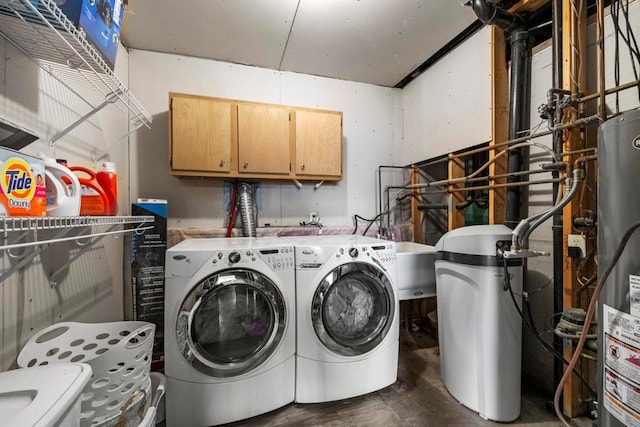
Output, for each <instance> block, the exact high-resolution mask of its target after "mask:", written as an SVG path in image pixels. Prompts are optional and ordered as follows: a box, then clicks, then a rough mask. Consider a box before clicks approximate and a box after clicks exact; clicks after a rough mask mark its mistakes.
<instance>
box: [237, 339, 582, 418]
mask: <svg viewBox="0 0 640 427" xmlns="http://www.w3.org/2000/svg"><path fill="white" fill-rule="evenodd" d="M548 406H549V399H548V398H545V397H543V396H540V395H539V394H537V393H536V392H534V391H532V390H529V389H528V388H527V387H526V384H525V385H524V386H523V390H522V405H521V415H520V417H519V418H518V419H517V420H516V421H514V422H513V423H509V424H508V425H513V426H537V427H542V426H561V425H562V424H561V423H560V422H559V420H558V419H557V418H556V416H555V414H554V413H553V408H550V409H548ZM592 424H593V422H592V421H591V420H590V419H588V418H577V419H573V420H572V425H574V426H580V427H591V426H592ZM499 425H504V424H502V423H495V422H491V421H487V420H484V419H482V418H480V417H479V416H478V414H477V413H475V412H473V411H471V410H469V409H467V408H465V407H464V406H462V405H460V404H459V403H458V402H457V401H456V400H455V399H453V398H452V397H451V395H450V394H449V392H448V391H447V390H446V388H445V387H444V384H443V383H442V380H441V379H440V359H439V355H438V341H437V339H436V338H435V337H434V336H433V334H430V333H428V332H427V331H424V330H422V329H421V330H418V331H411V332H409V331H406V330H404V329H402V330H401V333H400V361H399V370H398V381H397V382H396V383H395V384H393V385H392V386H390V387H387V388H385V389H382V390H380V391H377V392H374V393H370V394H368V395H365V396H360V397H357V398H353V399H347V400H342V401H338V402H330V403H321V404H297V403H292V404H289V405H287V406H285V407H284V408H281V409H278V410H276V411H273V412H270V413H268V414H264V415H261V416H258V417H255V418H252V419H249V420H244V421H239V422H236V423H231V424H228V425H227V426H233V427H236V426H243V427H265V426H270V427H275V426H296V427H297V426H367V427H369V426H374V427H375V426H380V427H390V426H404V427H409V426H416V427H418V426H419V427H423V426H424V427H428V426H434V427H444V426H448V427H454V426H499Z"/></svg>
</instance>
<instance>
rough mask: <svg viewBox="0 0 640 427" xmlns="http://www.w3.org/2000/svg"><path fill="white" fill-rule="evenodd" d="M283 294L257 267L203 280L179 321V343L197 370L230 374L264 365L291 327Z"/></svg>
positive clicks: (232, 271)
mask: <svg viewBox="0 0 640 427" xmlns="http://www.w3.org/2000/svg"><path fill="white" fill-rule="evenodd" d="M286 318H287V313H286V305H285V300H284V297H283V296H282V293H281V292H280V290H279V289H278V287H277V286H276V285H275V283H273V282H272V281H271V280H270V279H269V278H268V277H266V276H264V275H262V274H260V273H257V272H255V271H252V270H244V269H234V270H225V271H221V272H218V273H216V274H213V275H211V276H208V277H207V278H205V279H204V280H202V281H200V282H199V283H198V284H197V285H196V286H195V287H194V288H193V289H192V290H191V292H190V293H189V294H188V295H187V297H186V298H185V300H184V302H183V303H182V306H181V307H180V312H179V315H178V319H177V322H176V334H177V339H178V346H179V348H180V351H181V353H182V355H183V356H184V357H185V359H186V360H187V361H188V362H189V363H190V364H191V365H192V366H193V367H194V368H196V369H197V370H199V371H200V372H203V373H205V374H207V375H209V376H213V377H231V376H237V375H242V374H244V373H246V372H250V371H252V370H253V369H255V368H257V367H258V366H260V365H261V364H262V363H263V362H264V361H265V360H266V359H267V358H268V357H269V356H270V355H271V354H273V352H274V351H275V350H276V349H277V348H278V345H279V344H280V342H281V340H282V337H283V335H284V332H285V327H286Z"/></svg>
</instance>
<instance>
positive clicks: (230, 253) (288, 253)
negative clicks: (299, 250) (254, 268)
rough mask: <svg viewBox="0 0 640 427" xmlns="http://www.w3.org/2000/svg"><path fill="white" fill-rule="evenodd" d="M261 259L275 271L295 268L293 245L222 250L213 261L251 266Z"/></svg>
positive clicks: (231, 265)
mask: <svg viewBox="0 0 640 427" xmlns="http://www.w3.org/2000/svg"><path fill="white" fill-rule="evenodd" d="M260 260H261V261H262V262H264V263H266V264H267V265H268V266H269V267H270V268H271V269H272V270H274V271H278V270H293V268H294V266H295V263H294V256H293V246H285V247H280V248H273V249H244V250H221V251H218V252H217V253H216V255H215V256H214V257H213V260H212V261H211V262H212V263H213V264H219V265H222V266H228V267H250V266H251V264H253V263H255V262H259V261H260Z"/></svg>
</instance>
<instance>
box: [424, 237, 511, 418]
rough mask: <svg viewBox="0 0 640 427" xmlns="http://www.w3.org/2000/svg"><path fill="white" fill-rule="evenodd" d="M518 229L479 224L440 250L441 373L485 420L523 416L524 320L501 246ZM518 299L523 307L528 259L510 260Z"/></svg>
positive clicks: (437, 263)
mask: <svg viewBox="0 0 640 427" xmlns="http://www.w3.org/2000/svg"><path fill="white" fill-rule="evenodd" d="M510 244H511V229H509V228H508V227H506V226H504V225H476V226H469V227H462V228H458V229H455V230H452V231H450V232H448V233H446V234H445V235H444V236H442V238H441V239H440V240H439V241H438V243H437V244H436V246H435V248H436V255H435V272H436V292H437V295H438V339H439V342H440V373H441V376H442V380H443V382H444V385H445V386H446V387H447V390H449V393H451V395H452V396H453V397H454V398H455V399H457V400H458V401H459V402H460V403H461V404H463V405H464V406H466V407H467V408H469V409H471V410H473V411H476V412H478V413H479V414H480V416H481V417H483V418H486V419H489V420H494V421H501V422H508V421H513V420H515V419H516V418H518V417H519V416H520V370H521V369H520V367H521V359H522V319H521V318H520V315H519V314H518V311H517V310H516V307H515V304H514V301H513V299H512V296H511V293H510V292H509V290H508V287H507V286H506V282H505V275H504V271H505V270H504V269H505V267H504V261H503V259H502V257H499V256H498V251H497V249H498V245H500V247H502V248H504V247H509V245H510ZM507 271H508V274H509V283H510V286H511V290H512V292H513V297H514V298H515V300H516V301H517V303H518V306H519V307H521V306H522V302H521V295H522V260H520V259H517V260H508V264H507Z"/></svg>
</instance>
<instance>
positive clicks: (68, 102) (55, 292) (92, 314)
mask: <svg viewBox="0 0 640 427" xmlns="http://www.w3.org/2000/svg"><path fill="white" fill-rule="evenodd" d="M127 69H128V55H127V53H126V51H125V50H124V49H121V50H120V52H119V53H118V58H117V62H116V74H117V75H118V76H119V77H120V79H121V80H122V81H123V82H124V83H125V84H126V82H127V80H126V79H127ZM0 75H1V76H2V80H1V81H0V116H1V117H4V118H6V119H8V120H10V121H12V122H14V123H16V124H17V125H19V126H21V127H25V128H28V129H30V130H32V131H34V132H35V133H36V134H37V135H38V136H39V137H40V140H38V141H36V142H34V143H32V144H31V145H29V146H28V147H26V148H24V149H23V150H22V152H24V153H26V154H32V155H35V154H37V153H39V152H43V153H44V154H45V155H47V156H50V157H57V158H66V159H67V160H68V162H69V164H70V165H83V166H87V167H93V166H94V162H95V160H96V157H97V156H98V155H100V154H102V153H103V152H104V151H105V150H106V149H107V148H109V147H111V146H112V143H113V142H114V141H116V140H117V139H118V138H120V137H121V136H122V135H125V134H126V133H127V127H128V117H127V115H126V114H123V113H122V112H120V111H119V110H117V109H116V108H115V107H114V106H108V107H106V108H105V110H103V111H101V112H100V113H98V114H97V115H96V116H94V117H93V118H92V119H91V120H90V121H88V122H85V123H84V124H82V125H80V126H79V127H78V128H76V129H75V130H74V131H72V132H71V133H70V134H68V135H67V136H65V137H64V138H62V139H61V140H60V141H58V142H57V143H56V145H55V148H54V149H53V150H51V149H49V145H48V143H47V141H48V139H49V138H50V137H51V136H53V135H54V134H55V133H56V132H58V131H59V130H61V129H63V128H66V127H67V126H69V125H70V124H72V123H73V122H75V121H76V120H77V119H78V118H80V117H82V116H83V115H84V114H86V113H87V112H88V111H89V108H88V106H87V105H86V104H85V103H83V102H82V101H81V100H79V98H78V97H76V95H74V94H73V93H72V92H71V91H69V90H68V89H67V88H65V87H64V86H62V85H61V84H60V83H59V82H58V81H56V80H55V79H53V78H51V77H50V76H49V75H48V74H46V73H45V72H44V71H42V69H40V68H39V67H38V66H37V65H36V64H35V63H34V62H33V61H32V60H30V59H29V58H27V57H25V56H24V54H22V53H21V52H19V51H17V50H16V49H15V48H14V47H13V45H11V44H9V43H8V42H6V41H5V40H4V39H1V40H0ZM111 148H112V149H111V151H110V153H111V156H110V159H111V160H112V161H115V162H116V163H117V167H118V169H119V176H118V178H119V182H118V184H119V190H120V191H119V199H120V205H121V206H123V208H124V209H123V210H121V213H123V214H126V213H128V209H127V206H128V200H129V194H128V175H127V170H128V165H127V162H128V159H127V157H128V156H127V143H126V142H124V143H122V144H120V145H118V146H114V147H111ZM48 235H51V233H50V232H42V231H41V232H39V238H40V239H43V238H45V237H47V236H48ZM15 238H16V236H15V235H14V234H13V233H12V234H10V236H9V242H11V241H13V240H14V239H15ZM26 239H33V236H32V235H27V236H26ZM122 249H123V245H122V239H120V240H115V239H113V238H111V237H107V238H105V239H103V240H102V241H101V242H100V243H98V244H97V245H96V246H94V247H93V248H91V249H89V250H83V249H82V248H81V247H80V246H78V245H77V244H75V243H73V242H71V243H58V244H55V245H53V246H52V247H50V248H48V249H46V250H45V251H44V252H43V253H42V254H40V255H39V256H37V257H36V258H35V259H34V260H33V261H32V262H31V263H30V264H29V265H28V266H27V267H26V268H23V269H20V270H19V271H17V272H16V273H14V274H13V275H11V276H10V277H9V278H8V279H6V280H4V281H2V282H0V371H3V370H6V369H9V368H10V367H13V366H15V359H16V356H17V354H18V352H19V350H20V349H21V348H22V346H23V345H24V343H25V342H26V341H27V340H28V339H29V338H30V337H31V336H32V335H33V334H34V333H35V332H37V331H39V330H41V329H42V328H44V327H46V326H49V325H51V324H53V323H55V322H59V321H67V320H70V321H81V322H82V321H85V322H101V321H115V320H121V319H122V316H123V314H122V313H123V307H122V292H123V291H122V289H123V283H122V282H123V280H122V276H123V275H122V270H123V268H122V267H123V263H122V259H123V255H122ZM31 250H32V249H27V250H25V252H22V251H21V250H14V251H12V254H13V255H21V254H23V253H29V251H31ZM78 251H84V253H83V255H82V256H80V258H78V260H76V261H75V262H74V263H73V264H71V266H70V267H69V268H68V270H67V271H66V272H65V273H63V274H62V275H61V276H60V277H59V279H58V281H59V285H58V287H57V288H55V289H53V288H51V287H50V286H49V280H48V276H49V274H50V273H51V272H53V271H55V270H57V269H58V268H59V267H60V266H61V265H62V264H63V263H64V262H65V261H66V260H68V259H69V256H71V255H74V254H76V253H77V252H78ZM1 256H2V258H1V263H2V267H1V271H2V272H4V271H6V270H7V269H9V268H10V267H11V266H13V265H14V264H15V263H16V262H18V261H17V260H16V259H14V258H10V257H9V254H8V253H7V252H6V251H3V252H2V255H1Z"/></svg>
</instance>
